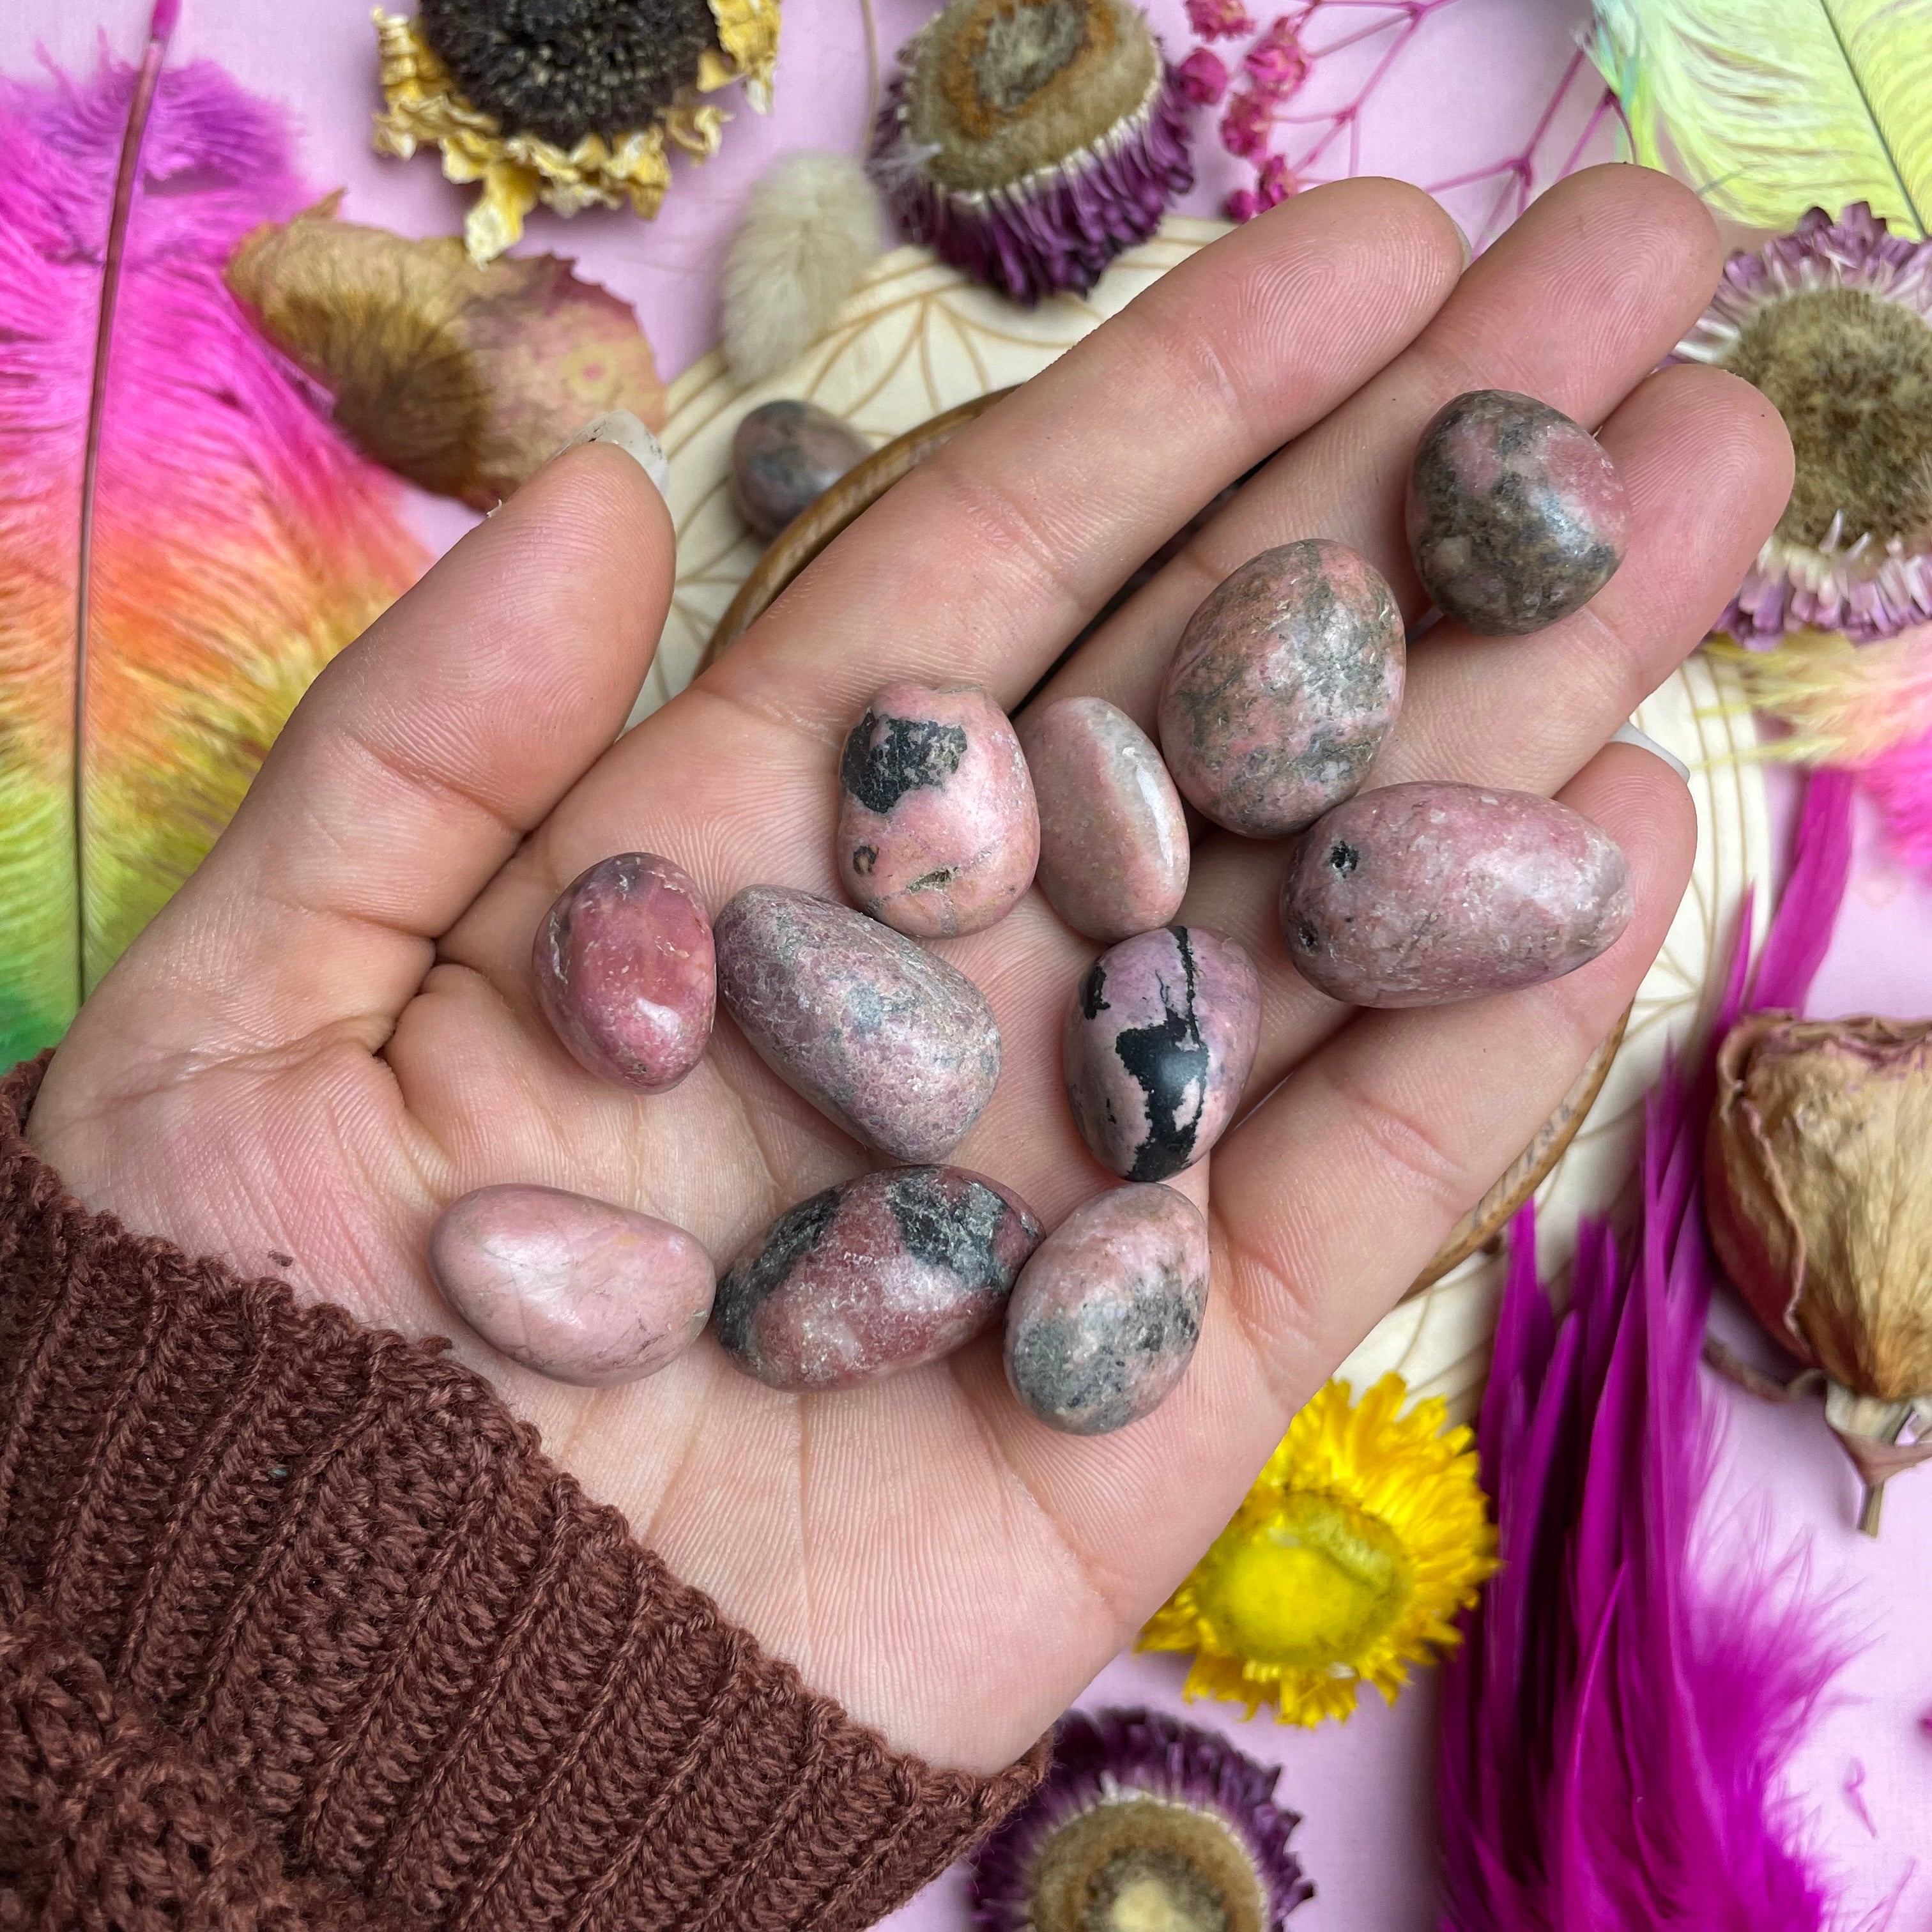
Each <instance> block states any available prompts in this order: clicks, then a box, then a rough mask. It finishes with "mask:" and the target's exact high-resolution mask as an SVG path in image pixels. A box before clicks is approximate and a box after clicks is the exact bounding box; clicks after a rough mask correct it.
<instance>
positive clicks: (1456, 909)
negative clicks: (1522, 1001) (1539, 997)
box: [1281, 784, 1635, 1007]
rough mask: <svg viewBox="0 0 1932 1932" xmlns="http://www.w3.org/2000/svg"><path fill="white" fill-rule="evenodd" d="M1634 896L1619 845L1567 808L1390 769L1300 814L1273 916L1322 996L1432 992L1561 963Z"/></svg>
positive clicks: (1508, 980) (1494, 989)
mask: <svg viewBox="0 0 1932 1932" xmlns="http://www.w3.org/2000/svg"><path fill="white" fill-rule="evenodd" d="M1634 909H1635V901H1634V898H1632V895H1631V884H1630V874H1629V871H1628V868H1627V867H1626V865H1625V862H1624V855H1623V853H1622V849H1621V848H1620V847H1619V846H1618V844H1617V843H1616V840H1614V839H1613V838H1611V836H1610V834H1609V833H1608V832H1606V831H1604V829H1603V828H1602V827H1601V826H1598V825H1595V824H1593V823H1592V822H1591V821H1590V820H1589V819H1587V818H1586V817H1584V816H1583V814H1582V813H1581V812H1578V811H1571V809H1570V808H1569V807H1568V805H1559V804H1558V803H1557V802H1556V800H1555V799H1548V798H1542V797H1539V796H1537V795H1536V794H1535V793H1532V792H1521V791H1493V790H1490V789H1488V788H1487V787H1484V786H1481V785H1466V784H1399V785H1386V786H1383V787H1381V788H1379V790H1375V791H1368V792H1364V793H1362V795H1361V797H1359V798H1352V799H1349V802H1347V803H1346V805H1337V807H1336V808H1335V809H1334V811H1331V812H1330V813H1329V814H1328V816H1327V817H1325V818H1324V819H1322V820H1321V821H1320V822H1319V823H1318V824H1316V825H1314V826H1310V829H1309V830H1308V832H1307V833H1306V834H1305V835H1304V837H1303V838H1302V841H1301V844H1300V846H1299V847H1298V848H1297V849H1296V852H1295V860H1294V862H1293V864H1292V865H1290V867H1289V873H1288V878H1287V880H1286V883H1285V884H1284V885H1283V888H1282V895H1281V929H1282V936H1283V938H1284V939H1285V940H1286V941H1287V943H1288V953H1289V958H1290V959H1292V960H1293V961H1294V962H1295V965H1296V966H1297V968H1298V969H1299V970H1300V971H1301V975H1302V977H1303V978H1304V979H1305V980H1309V981H1310V983H1312V984H1313V985H1315V986H1319V988H1320V989H1322V992H1325V993H1327V994H1329V995H1331V996H1332V997H1333V998H1336V999H1338V1000H1346V1001H1348V1002H1349V1004H1351V1005H1352V1006H1358V1007H1434V1006H1443V1005H1446V1004H1448V1003H1450V1002H1451V1001H1456V1000H1470V999H1475V998H1478V997H1479V996H1480V995H1484V994H1486V993H1506V992H1513V991H1514V990H1516V989H1518V988H1520V987H1523V986H1538V985H1540V984H1541V983H1542V982H1543V981H1544V980H1555V979H1558V978H1560V977H1562V975H1563V974H1565V973H1574V971H1576V970H1577V968H1578V967H1580V966H1585V965H1589V962H1591V961H1592V959H1595V958H1596V956H1598V954H1599V953H1601V952H1603V951H1604V950H1605V949H1606V948H1607V947H1610V946H1611V945H1612V944H1614V943H1615V942H1616V940H1617V939H1618V938H1620V937H1621V936H1622V933H1623V931H1624V929H1625V927H1626V926H1628V925H1629V924H1630V922H1631V914H1632V913H1633V911H1634Z"/></svg>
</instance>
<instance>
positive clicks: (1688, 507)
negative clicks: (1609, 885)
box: [1186, 368, 1790, 1097]
mask: <svg viewBox="0 0 1932 1932" xmlns="http://www.w3.org/2000/svg"><path fill="white" fill-rule="evenodd" d="M1602 434H1603V440H1604V444H1605V446H1606V447H1607V449H1610V452H1611V453H1612V455H1613V456H1614V457H1615V458H1616V460H1617V463H1618V465H1619V468H1620V469H1621V470H1622V472H1623V475H1624V478H1625V481H1626V483H1627V484H1628V487H1629V489H1630V493H1631V508H1632V512H1633V518H1632V529H1631V546H1630V550H1629V553H1628V556H1627V557H1626V559H1625V562H1624V565H1623V568H1622V569H1621V570H1619V571H1618V572H1617V574H1616V576H1614V577H1612V578H1611V579H1610V582H1609V583H1607V584H1606V585H1605V586H1604V588H1603V589H1602V590H1601V591H1600V592H1598V594H1597V595H1596V596H1595V598H1592V600H1591V601H1590V602H1589V604H1586V605H1585V606H1584V607H1583V609H1582V610H1580V611H1578V612H1577V613H1575V614H1574V616H1570V617H1568V618H1565V619H1564V620H1563V621H1562V622H1561V623H1558V624H1554V625H1551V626H1550V628H1548V629H1547V630H1546V631H1538V632H1536V633H1535V634H1532V635H1530V636H1528V637H1478V636H1477V635H1475V634H1474V633H1473V632H1472V631H1468V630H1466V629H1464V628H1463V627H1462V626H1461V625H1454V624H1447V623H1445V624H1439V625H1436V628H1434V629H1433V630H1431V631H1429V632H1428V633H1427V634H1426V635H1425V636H1424V637H1421V638H1420V639H1418V640H1417V642H1416V643H1415V646H1414V647H1413V649H1412V652H1411V655H1410V662H1409V693H1408V696H1407V698H1406V700H1405V702H1404V704H1403V712H1402V715H1401V716H1400V718H1399V719H1398V720H1397V724H1396V727H1395V729H1394V731H1393V732H1392V733H1391V734H1390V736H1389V739H1388V743H1387V744H1386V745H1385V746H1384V747H1383V749H1382V754H1381V756H1380V757H1379V758H1378V759H1377V760H1376V766H1375V770H1374V772H1373V777H1372V779H1371V782H1372V783H1373V784H1400V783H1402V782H1403V781H1406V780H1411V779H1418V778H1435V779H1445V780H1451V781H1461V782H1463V783H1467V784H1489V785H1502V786H1507V787H1511V789H1514V790H1521V791H1534V792H1541V793H1546V794H1547V793H1553V792H1555V791H1556V790H1558V789H1559V787H1562V785H1563V784H1566V783H1567V782H1568V781H1569V780H1570V779H1571V778H1572V777H1573V776H1574V775H1575V774H1576V773H1577V772H1578V771H1579V770H1580V769H1582V768H1583V766H1584V765H1585V764H1586V763H1587V762H1588V760H1589V759H1590V758H1591V757H1593V756H1594V755H1595V753H1596V752H1597V751H1598V749H1599V748H1601V746H1602V745H1604V744H1605V743H1606V742H1607V741H1608V740H1609V739H1610V736H1611V734H1612V733H1613V732H1615V731H1616V730H1617V729H1618V728H1619V726H1621V725H1622V724H1623V723H1624V722H1625V721H1626V720H1627V719H1628V718H1629V717H1630V715H1631V713H1632V712H1634V710H1635V709H1637V706H1638V705H1639V704H1640V703H1642V702H1643V699H1644V698H1645V697H1647V696H1648V695H1649V694H1650V693H1651V692H1652V691H1654V690H1655V689H1656V688H1657V687H1658V685H1661V683H1663V682H1664V680H1665V679H1667V677H1669V676H1670V673H1672V672H1673V670H1675V669H1676V667H1677V665H1678V664H1679V663H1680V662H1681V661H1682V659H1683V658H1684V657H1685V655H1686V654H1687V653H1688V652H1690V651H1691V649H1694V647H1695V646H1696V645H1697V642H1698V640H1700V638H1701V637H1703V635H1704V634H1705V632H1706V630H1707V629H1708V628H1709V626H1710V625H1711V624H1712V622H1714V621H1715V619H1716V618H1717V616H1718V613H1719V612H1720V611H1721V610H1722V609H1723V607H1724V602H1725V600H1726V599H1727V598H1728V597H1729V596H1730V594H1731V592H1733V590H1734V589H1736V586H1737V583H1738V582H1739V579H1740V578H1741V577H1742V575H1743V574H1744V571H1745V568H1746V566H1747V565H1748V564H1749V562H1750V561H1751V558H1752V557H1754V556H1755V555H1756V554H1757V549H1758V546H1759V544H1760V542H1761V541H1762V540H1763V537H1764V535H1765V534H1766V532H1767V531H1769V529H1770V528H1771V526H1772V524H1773V523H1775V522H1776V520H1777V519H1778V514H1779V513H1780V511H1781V510H1782V509H1783V508H1784V499H1785V494H1786V492H1787V490H1788V488H1789V487H1790V443H1789V441H1788V440H1787V437H1786V436H1785V434H1784V425H1783V424H1782V422H1781V421H1780V419H1779V418H1778V413H1777V412H1776V411H1775V410H1774V409H1772V407H1771V406H1770V405H1769V404H1768V403H1766V401H1765V399H1764V398H1763V396H1762V395H1760V393H1759V392H1757V390H1756V389H1752V388H1751V386H1750V385H1749V384H1748V383H1740V382H1738V381H1736V380H1735V379H1734V378H1733V377H1727V376H1724V375H1723V374H1720V373H1719V372H1718V371H1715V370H1709V369H1703V368H1679V369H1670V370H1666V371H1663V372H1662V373H1661V374H1658V375H1655V376H1653V377H1651V378H1650V379H1649V380H1648V381H1646V382H1645V383H1643V384H1641V385H1640V386H1639V387H1638V389H1637V391H1636V392H1634V394H1633V395H1631V397H1630V398H1629V399H1628V401H1626V402H1625V403H1624V404H1623V405H1622V407H1620V408H1619V410H1617V411H1616V413H1615V414H1614V415H1613V416H1612V417H1611V418H1610V421H1609V422H1607V424H1606V425H1604V430H1603V432H1602ZM1285 864H1286V857H1285V853H1284V850H1283V847H1281V846H1280V845H1279V844H1260V843H1257V842H1256V841H1254V840H1252V839H1245V838H1235V837H1232V836H1231V835H1226V834H1221V835H1215V836H1213V837H1211V838H1208V839H1207V840H1205V841H1203V842H1202V844H1201V846H1200V847H1199V848H1198V850H1197V852H1196V857H1195V862H1194V868H1193V875H1192V877H1191V879H1190V886H1189V892H1188V900H1187V908H1186V916H1187V917H1189V918H1190V919H1196V920H1197V921H1199V922H1200V923H1202V924H1203V925H1206V926H1217V927H1219V928H1220V929H1222V930H1223V931H1224V932H1229V933H1232V934H1233V935H1234V936H1235V937H1236V938H1238V939H1240V940H1241V941H1242V942H1243V943H1244V944H1246V945H1247V947H1249V949H1250V951H1251V952H1252V953H1253V955H1254V956H1255V959H1256V962H1257V963H1258V964H1259V966H1260V968H1261V973H1262V1002H1263V1007H1262V1034H1261V1044H1260V1048H1259V1052H1257V1054H1256V1061H1255V1068H1254V1072H1253V1076H1252V1077H1251V1079H1250V1086H1249V1091H1250V1095H1251V1096H1253V1097H1259V1096H1260V1095H1262V1094H1265V1093H1266V1092H1267V1091H1268V1090H1269V1088H1271V1087H1272V1086H1273V1085H1274V1083H1275V1082H1277V1080H1279V1079H1280V1078H1281V1077H1282V1076H1283V1073H1285V1072H1286V1070H1288V1069H1289V1067H1292V1065H1293V1064H1295V1062H1296V1061H1298V1060H1299V1059H1300V1058H1301V1056H1302V1055H1304V1054H1305V1053H1307V1052H1309V1051H1310V1049H1311V1048H1313V1046H1315V1045H1316V1043H1318V1042H1319V1041H1320V1040H1322V1039H1324V1038H1325V1037H1327V1036H1328V1034H1331V1033H1332V1032H1334V1030H1335V1029H1336V1028H1337V1027H1338V1026H1340V1025H1342V1024H1343V1022H1344V1020H1345V1019H1346V1017H1347V1015H1346V1009H1344V1008H1343V1007H1339V1006H1337V1004H1335V1002H1334V1001H1331V1000H1330V999H1328V998H1326V997H1325V995H1322V994H1320V993H1318V992H1316V990H1315V989H1314V988H1313V987H1312V986H1310V985H1309V984H1308V983H1307V981H1305V980H1303V979H1302V977H1301V975H1300V974H1298V973H1297V972H1296V971H1295V969H1294V968H1293V966H1292V964H1291V963H1290V962H1289V959H1288V957H1287V955H1286V953H1285V951H1284V950H1283V948H1282V946H1281V944H1280V939H1279V938H1278V936H1277V932H1276V922H1275V901H1276V896H1277V892H1278V890H1279V888H1280V883H1281V875H1282V872H1283V868H1284V865H1285Z"/></svg>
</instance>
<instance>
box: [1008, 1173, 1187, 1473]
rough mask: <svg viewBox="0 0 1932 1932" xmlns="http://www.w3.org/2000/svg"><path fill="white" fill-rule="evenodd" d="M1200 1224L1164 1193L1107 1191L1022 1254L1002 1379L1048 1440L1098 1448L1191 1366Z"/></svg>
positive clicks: (1151, 1406)
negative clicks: (1096, 1440)
mask: <svg viewBox="0 0 1932 1932" xmlns="http://www.w3.org/2000/svg"><path fill="white" fill-rule="evenodd" d="M1207 1306H1208V1224H1207V1223H1206V1222H1205V1220H1202V1217H1201V1211H1200V1210H1199V1208H1196V1206H1195V1205H1194V1204H1193V1202H1191V1201H1190V1200H1189V1199H1187V1196H1185V1195H1181V1194H1177V1193H1175V1191H1174V1190H1173V1189H1172V1188H1171V1187H1159V1186H1155V1185H1143V1186H1138V1187H1116V1188H1113V1189H1111V1190H1109V1192H1108V1193H1105V1194H1100V1195H1097V1196H1095V1197H1094V1199H1092V1200H1091V1201H1090V1202H1088V1203H1087V1204H1086V1205H1085V1206H1084V1207H1082V1208H1076V1209H1075V1210H1074V1211H1073V1213H1072V1214H1070V1215H1069V1216H1068V1217H1067V1219H1066V1220H1064V1221H1063V1222H1062V1223H1061V1225H1060V1226H1058V1228H1056V1229H1054V1231H1053V1232H1052V1234H1050V1235H1048V1236H1047V1238H1046V1240H1045V1241H1043V1242H1041V1243H1040V1246H1039V1247H1037V1248H1036V1249H1034V1252H1033V1256H1032V1259H1031V1260H1030V1261H1028V1263H1027V1265H1026V1266H1025V1268H1022V1270H1021V1271H1020V1278H1019V1281H1018V1283H1016V1284H1015V1286H1014V1289H1013V1296H1012V1298H1011V1300H1010V1301H1008V1302H1007V1351H1006V1353H1007V1381H1008V1382H1010V1384H1011V1385H1013V1393H1014V1394H1016V1396H1018V1397H1019V1399H1020V1400H1021V1401H1022V1403H1025V1406H1027V1408H1028V1409H1031V1411H1032V1412H1033V1413H1034V1415H1037V1416H1038V1417H1039V1418H1040V1421H1043V1423H1045V1424H1046V1425H1047V1426H1048V1427H1049V1428H1051V1429H1058V1430H1064V1432H1065V1433H1067V1434H1068V1435H1070V1436H1104V1435H1106V1433H1108V1431H1109V1430H1115V1429H1124V1428H1125V1427H1127V1424H1129V1423H1130V1422H1138V1421H1139V1420H1140V1419H1141V1418H1142V1416H1144V1415H1152V1414H1153V1413H1154V1410H1156V1409H1158V1408H1159V1407H1160V1405H1161V1403H1163V1402H1164V1401H1165V1400H1166V1398H1167V1397H1168V1395H1169V1393H1170V1392H1171V1391H1172V1390H1173V1388H1174V1387H1175V1384H1176V1383H1178V1382H1179V1381H1180V1380H1181V1376H1183V1374H1184V1373H1186V1371H1187V1364H1188V1363H1189V1361H1190V1360H1191V1359H1192V1358H1193V1354H1194V1344H1195V1342H1196V1340H1197V1339H1198V1338H1199V1335H1200V1333H1201V1317H1202V1311H1203V1310H1205V1308H1206V1307H1207Z"/></svg>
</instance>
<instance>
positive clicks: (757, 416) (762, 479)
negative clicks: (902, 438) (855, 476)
mask: <svg viewBox="0 0 1932 1932" xmlns="http://www.w3.org/2000/svg"><path fill="white" fill-rule="evenodd" d="M869 455H871V446H870V445H868V443H866V441H865V438H864V437H862V436H861V435H859V433H858V431H856V430H855V429H853V428H850V425H847V424H845V423H842V422H840V421H839V420H838V418H837V417H836V416H832V415H831V414H829V413H828V412H827V411H826V410H821V409H820V407H818V405H817V404H816V403H801V402H795V401H791V400H790V399H789V398H786V399H784V400H782V401H778V402H775V403H765V404H760V406H759V407H757V409H755V410H752V411H751V413H749V414H748V416H745V418H744V419H743V420H742V422H740V423H739V425H738V428H737V430H736V433H735V434H733V437H732V438H731V471H730V486H731V501H732V502H733V504H734V505H736V508H737V511H738V514H739V516H741V517H743V518H744V520H745V522H746V523H749V524H750V525H751V528H752V529H754V530H755V531H756V532H757V533H758V535H760V536H761V537H775V536H776V535H778V532H779V531H781V529H784V526H786V524H787V523H790V521H791V520H792V519H793V517H796V515H798V514H799V511H802V510H805V509H808V508H810V507H811V505H812V504H814V503H815V502H817V500H818V499H819V498H820V496H823V495H824V493H826V490H829V489H830V488H831V487H832V484H835V482H837V481H838V479H839V478H840V477H841V476H843V475H844V474H845V472H846V471H847V470H848V469H850V468H851V467H852V466H853V464H854V463H859V462H861V461H862V460H864V459H865V458H866V457H868V456H869Z"/></svg>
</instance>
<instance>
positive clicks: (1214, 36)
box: [1187, 0, 1255, 40]
mask: <svg viewBox="0 0 1932 1932" xmlns="http://www.w3.org/2000/svg"><path fill="white" fill-rule="evenodd" d="M1187 24H1188V25H1189V26H1190V27H1192V28H1193V29H1194V31H1196V33H1197V34H1199V35H1200V36H1201V37H1202V39H1203V40H1232V39H1233V38H1234V37H1235V35H1236V34H1252V33H1253V31H1254V30H1255V23H1254V20H1253V17H1251V16H1250V13H1249V12H1248V10H1247V8H1246V7H1244V6H1243V5H1241V0H1187Z"/></svg>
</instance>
